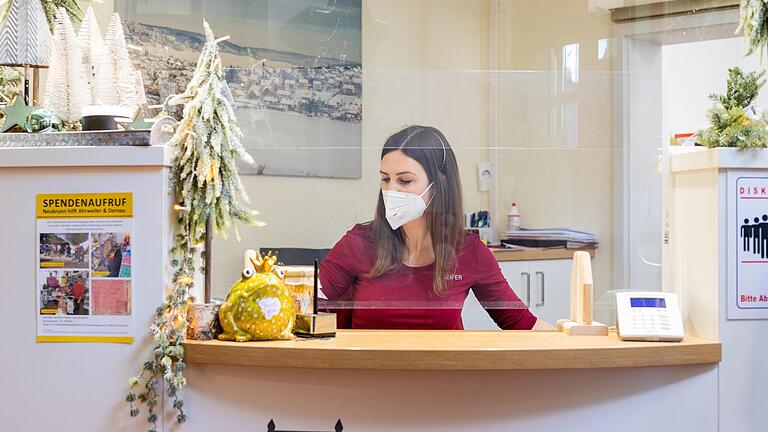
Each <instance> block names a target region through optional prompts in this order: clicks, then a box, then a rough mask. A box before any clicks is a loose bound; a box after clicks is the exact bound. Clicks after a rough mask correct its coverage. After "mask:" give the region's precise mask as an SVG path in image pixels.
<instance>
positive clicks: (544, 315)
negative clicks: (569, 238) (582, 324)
mask: <svg viewBox="0 0 768 432" xmlns="http://www.w3.org/2000/svg"><path fill="white" fill-rule="evenodd" d="M529 263H530V268H529V272H530V274H531V306H530V310H531V312H532V313H533V314H534V315H536V316H537V317H538V318H541V319H542V320H544V321H547V322H549V323H550V324H555V323H556V322H557V320H559V319H563V318H569V317H570V315H571V260H541V261H529Z"/></svg>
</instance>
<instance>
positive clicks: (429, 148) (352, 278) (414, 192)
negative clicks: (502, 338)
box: [320, 126, 554, 330]
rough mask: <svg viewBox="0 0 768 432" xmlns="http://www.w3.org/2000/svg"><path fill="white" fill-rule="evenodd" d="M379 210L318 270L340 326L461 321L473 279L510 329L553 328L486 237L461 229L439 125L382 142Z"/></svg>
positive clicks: (453, 172) (455, 182) (450, 156)
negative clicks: (520, 292) (513, 284)
mask: <svg viewBox="0 0 768 432" xmlns="http://www.w3.org/2000/svg"><path fill="white" fill-rule="evenodd" d="M380 174H381V191H380V193H379V200H378V206H377V208H376V216H375V218H374V220H373V221H372V222H370V223H366V224H359V225H356V226H355V227H353V228H352V229H351V230H349V231H348V232H347V233H346V234H345V235H344V236H343V237H342V238H341V240H339V242H338V243H336V245H335V246H334V247H333V249H332V250H331V251H330V253H329V254H328V256H327V257H326V258H325V260H324V261H323V264H322V267H321V270H320V280H321V283H322V286H323V293H324V294H325V295H326V296H327V298H328V300H329V302H330V303H329V304H334V303H336V304H342V305H351V307H348V308H342V309H337V310H336V312H337V314H338V327H339V328H351V329H409V330H462V329H463V324H462V320H461V310H462V306H463V304H464V301H465V300H466V298H467V295H468V294H469V290H470V289H471V290H472V291H473V292H474V294H475V296H476V297H477V299H478V300H480V303H481V304H483V306H484V307H485V309H486V311H487V312H488V314H489V315H490V316H491V317H492V318H493V320H494V321H495V322H496V324H497V325H498V326H499V327H500V328H501V329H504V330H531V329H554V327H553V326H552V325H551V324H549V323H547V322H544V321H541V320H538V319H537V318H536V317H535V316H534V315H533V314H531V312H530V311H529V310H528V308H527V307H526V306H525V304H524V303H523V302H521V301H520V299H519V298H518V297H517V295H516V294H515V293H514V291H513V290H512V288H510V286H509V284H508V282H507V280H506V279H505V278H504V275H503V274H502V273H501V270H500V269H499V265H498V263H497V261H496V259H495V258H494V256H493V254H492V253H491V251H490V250H489V249H488V247H487V246H486V245H485V244H483V243H482V242H481V241H480V238H479V236H478V235H477V234H474V233H467V232H466V231H465V230H464V226H463V221H464V216H463V206H462V193H461V181H460V178H459V168H458V164H457V162H456V156H455V154H454V152H453V149H451V146H450V144H449V143H448V140H447V139H446V137H445V135H443V133H442V132H440V131H439V130H438V129H436V128H434V127H427V126H410V127H406V128H405V129H403V130H401V131H399V132H397V133H396V134H394V135H392V136H390V137H389V138H388V139H387V140H386V143H385V144H384V148H383V149H382V152H381V168H380Z"/></svg>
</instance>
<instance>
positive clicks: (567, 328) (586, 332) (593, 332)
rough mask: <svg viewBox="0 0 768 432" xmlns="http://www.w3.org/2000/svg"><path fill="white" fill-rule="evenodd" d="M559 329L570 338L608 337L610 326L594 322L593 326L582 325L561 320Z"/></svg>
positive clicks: (558, 324)
mask: <svg viewBox="0 0 768 432" xmlns="http://www.w3.org/2000/svg"><path fill="white" fill-rule="evenodd" d="M557 328H558V329H560V331H561V332H563V333H565V334H567V335H570V336H607V335H608V326H606V325H605V324H602V323H599V322H597V321H592V323H591V324H582V323H579V322H576V321H570V320H559V321H558V322H557Z"/></svg>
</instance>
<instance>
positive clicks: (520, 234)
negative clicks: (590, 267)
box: [501, 228, 598, 249]
mask: <svg viewBox="0 0 768 432" xmlns="http://www.w3.org/2000/svg"><path fill="white" fill-rule="evenodd" d="M501 244H502V245H504V246H506V247H508V248H511V249H527V248H568V249H583V248H596V247H597V245H598V243H597V238H596V237H595V235H594V234H591V233H586V232H582V231H575V230H572V229H568V228H547V229H529V228H521V229H519V230H514V231H507V232H505V233H504V238H503V239H502V240H501Z"/></svg>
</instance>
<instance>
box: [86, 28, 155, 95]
mask: <svg viewBox="0 0 768 432" xmlns="http://www.w3.org/2000/svg"><path fill="white" fill-rule="evenodd" d="M104 44H105V46H106V55H105V56H104V59H103V60H102V62H101V63H100V64H99V67H98V68H97V70H96V86H95V87H96V97H95V98H94V100H95V101H96V102H97V103H100V104H105V105H120V106H123V107H126V108H130V109H134V108H136V106H138V105H140V104H141V94H142V93H143V91H144V90H143V89H139V88H138V87H137V86H138V83H139V79H138V78H137V75H138V74H139V73H140V72H139V71H137V70H136V68H134V67H133V63H131V58H130V56H129V55H128V45H127V44H126V42H125V33H124V32H123V23H122V21H121V20H120V15H119V14H118V13H113V14H112V17H111V18H110V20H109V25H108V26H107V35H106V37H105V38H104Z"/></svg>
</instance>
